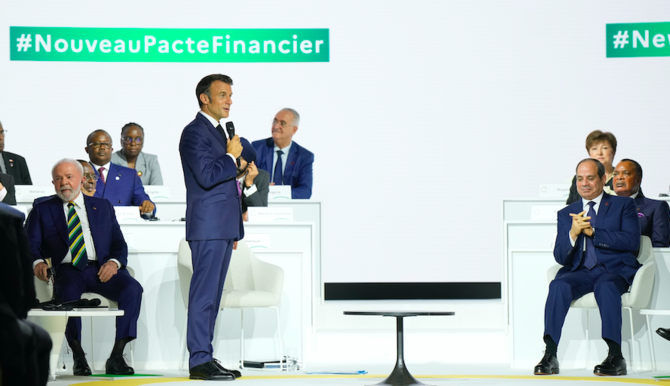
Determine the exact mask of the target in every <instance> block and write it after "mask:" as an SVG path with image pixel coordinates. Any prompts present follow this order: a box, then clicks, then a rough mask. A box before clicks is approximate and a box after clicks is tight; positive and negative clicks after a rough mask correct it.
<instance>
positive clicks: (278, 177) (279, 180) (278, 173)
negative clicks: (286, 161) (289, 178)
mask: <svg viewBox="0 0 670 386" xmlns="http://www.w3.org/2000/svg"><path fill="white" fill-rule="evenodd" d="M282 154H284V152H283V151H281V150H277V163H276V164H275V173H274V177H273V178H272V182H274V183H275V185H284V176H283V175H282V162H281V156H282Z"/></svg>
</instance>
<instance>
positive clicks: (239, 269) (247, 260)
mask: <svg viewBox="0 0 670 386" xmlns="http://www.w3.org/2000/svg"><path fill="white" fill-rule="evenodd" d="M177 259H178V273H179V281H180V283H181V292H182V297H183V299H184V304H186V306H187V308H188V292H189V287H190V285H191V276H192V275H193V263H192V261H191V249H190V248H189V246H188V242H187V241H186V240H185V239H182V240H181V242H180V243H179V252H178V257H177ZM283 286H284V270H283V269H281V267H278V266H276V265H274V264H270V263H266V262H264V261H262V260H259V259H258V258H257V257H256V256H255V255H254V254H253V252H252V251H251V249H250V248H249V246H248V245H247V244H246V243H245V242H244V241H239V242H238V243H237V250H235V251H233V255H232V257H231V261H230V266H229V267H228V273H227V275H226V281H225V283H224V285H223V294H222V296H221V305H220V308H219V311H221V310H223V309H224V308H239V309H240V368H244V308H251V307H269V308H273V309H274V310H275V313H276V315H277V339H278V341H279V357H280V360H283V356H284V352H283V351H284V348H283V341H282V338H281V329H280V323H279V320H280V319H279V307H278V306H279V302H280V301H281V295H282V288H283ZM187 318H188V313H187ZM186 326H187V323H184V333H183V339H182V348H181V358H182V368H183V358H184V356H185V352H186ZM280 365H281V364H280ZM282 368H283V366H282Z"/></svg>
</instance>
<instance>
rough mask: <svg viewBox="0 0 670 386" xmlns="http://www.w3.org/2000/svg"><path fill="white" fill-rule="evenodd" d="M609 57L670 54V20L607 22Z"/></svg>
mask: <svg viewBox="0 0 670 386" xmlns="http://www.w3.org/2000/svg"><path fill="white" fill-rule="evenodd" d="M606 31H607V32H606V35H607V38H606V44H607V57H608V58H638V57H650V56H670V22H663V23H625V24H624V23H622V24H607V28H606Z"/></svg>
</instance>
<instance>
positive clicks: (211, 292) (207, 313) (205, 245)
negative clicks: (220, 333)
mask: <svg viewBox="0 0 670 386" xmlns="http://www.w3.org/2000/svg"><path fill="white" fill-rule="evenodd" d="M233 242H234V240H197V241H189V242H188V244H189V246H190V247H191V259H192V261H193V277H192V278H191V287H190V289H189V293H188V326H187V330H186V331H187V332H186V342H187V344H188V351H189V353H190V358H189V368H193V367H195V366H198V365H200V364H203V363H205V362H209V361H211V360H212V359H213V354H214V349H213V347H212V339H214V326H215V325H216V317H217V315H218V314H219V306H220V304H221V295H222V294H223V283H224V282H225V281H226V273H227V272H228V265H230V257H231V255H232V253H233Z"/></svg>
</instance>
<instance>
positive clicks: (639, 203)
mask: <svg viewBox="0 0 670 386" xmlns="http://www.w3.org/2000/svg"><path fill="white" fill-rule="evenodd" d="M645 206H647V204H646V203H645V201H644V196H643V195H642V193H639V194H638V195H637V197H635V207H636V209H637V212H638V213H642V212H643V209H644V207H645Z"/></svg>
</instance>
